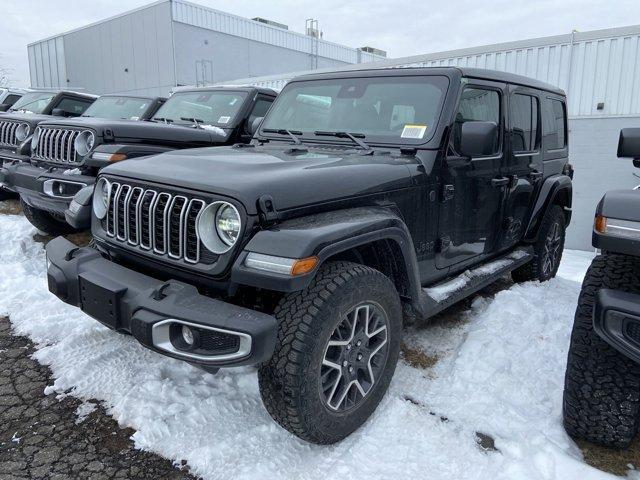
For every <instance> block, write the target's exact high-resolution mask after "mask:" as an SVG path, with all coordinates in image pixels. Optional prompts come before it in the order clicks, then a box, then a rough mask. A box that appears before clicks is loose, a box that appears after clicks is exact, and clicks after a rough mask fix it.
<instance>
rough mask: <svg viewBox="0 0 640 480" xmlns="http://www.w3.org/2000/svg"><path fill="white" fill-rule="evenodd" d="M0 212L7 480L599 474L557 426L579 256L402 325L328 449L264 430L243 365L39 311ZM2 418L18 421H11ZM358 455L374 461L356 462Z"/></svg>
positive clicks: (35, 257) (51, 309)
mask: <svg viewBox="0 0 640 480" xmlns="http://www.w3.org/2000/svg"><path fill="white" fill-rule="evenodd" d="M2 211H3V213H2V214H0V241H1V242H3V244H5V245H7V248H6V249H4V250H3V251H2V252H1V253H0V261H1V262H2V264H3V275H2V277H1V278H0V298H1V299H2V300H1V301H0V314H1V315H3V316H7V317H9V319H10V322H11V328H12V330H11V332H12V333H11V334H10V333H9V323H8V322H7V321H6V320H3V323H2V328H3V329H2V332H3V333H2V335H3V340H2V341H3V344H2V346H1V347H0V350H2V352H0V355H1V356H2V365H3V370H2V379H1V380H0V382H2V383H1V385H2V389H3V390H2V391H3V396H2V402H3V405H2V415H3V424H4V425H10V426H11V428H13V426H14V425H15V431H14V432H11V431H9V430H7V429H5V430H3V432H2V435H3V436H2V439H1V441H2V442H3V445H2V450H1V453H0V455H2V460H3V464H4V465H6V466H7V468H9V467H10V468H12V469H13V470H11V471H7V472H5V473H7V474H8V475H14V477H11V476H10V477H8V478H20V477H19V476H18V473H14V472H21V473H20V474H25V472H31V475H32V477H31V478H39V477H37V475H36V473H37V472H38V470H37V467H38V466H41V467H42V466H44V465H47V466H49V467H51V466H55V465H59V466H58V467H57V468H58V469H59V471H60V472H61V474H60V477H59V478H70V477H71V478H80V477H75V476H74V475H73V474H71V475H70V474H69V472H73V471H74V470H73V468H74V465H82V471H83V472H84V473H83V475H86V478H107V477H108V476H110V475H112V474H113V475H116V474H117V473H118V472H125V473H124V474H122V473H120V475H125V476H126V477H127V478H187V476H186V473H184V472H180V471H178V470H171V469H168V468H169V467H168V465H169V464H168V463H167V461H165V460H163V459H162V458H161V457H164V458H166V459H168V460H169V461H171V462H173V463H174V464H176V465H178V466H182V465H183V464H186V465H188V467H189V468H190V469H191V471H192V472H193V474H194V475H201V476H203V477H204V478H228V476H227V472H228V471H229V470H230V469H233V471H234V472H235V474H236V476H237V478H254V479H255V478H265V479H266V478H274V477H276V478H277V477H278V476H280V475H281V474H282V472H284V471H286V472H287V475H288V476H290V477H291V478H296V477H297V478H300V477H302V478H327V477H330V476H331V475H332V474H333V473H335V472H340V474H341V475H342V476H344V477H345V478H350V477H352V476H355V475H361V474H363V473H365V474H367V475H368V476H369V477H371V478H381V479H383V478H390V477H393V476H394V475H395V473H396V472H398V471H402V472H404V473H406V475H407V476H422V475H423V474H424V472H425V471H429V472H430V477H431V478H452V477H456V478H519V477H527V478H584V479H591V478H593V479H596V478H606V476H607V475H606V474H605V473H603V472H602V471H599V470H596V469H595V468H592V467H589V466H587V465H586V464H585V463H584V461H583V460H582V458H581V457H582V453H581V451H580V450H579V449H578V448H576V447H575V444H573V442H572V441H570V439H569V438H568V437H567V435H566V433H565V432H564V430H563V429H562V426H561V398H562V384H563V374H564V363H565V360H566V349H567V346H568V336H569V332H570V327H571V320H572V316H573V311H574V308H575V301H576V298H577V293H578V290H579V288H580V284H579V282H580V279H581V277H582V275H583V274H584V271H585V270H586V266H587V265H588V262H589V260H590V254H587V253H581V252H574V251H567V252H565V259H564V262H563V265H562V267H561V271H560V274H559V278H557V279H554V280H552V281H551V282H548V283H546V284H538V283H530V284H524V285H513V284H511V283H510V281H507V280H506V279H505V281H504V282H501V283H499V284H497V285H496V286H493V287H490V288H489V289H487V290H485V291H483V292H482V293H481V294H480V295H478V296H476V297H474V298H473V299H472V300H469V301H467V302H464V303H463V304H462V305H460V306H457V307H453V308H452V309H449V310H448V311H446V312H444V313H443V314H441V315H440V316H438V317H437V318H436V319H435V320H434V321H433V322H431V323H430V324H429V325H427V326H413V327H411V328H409V329H408V331H407V333H406V336H405V340H404V341H405V346H404V347H403V352H404V353H403V358H404V359H403V360H402V361H401V363H400V365H399V367H398V372H397V374H396V377H395V378H394V381H393V383H392V386H391V390H390V392H389V394H388V395H387V396H386V398H385V400H384V401H383V403H382V405H381V408H379V409H378V411H377V412H376V413H375V414H374V417H373V419H372V421H370V422H368V423H367V425H365V427H364V428H362V429H360V430H359V431H358V432H356V433H355V434H354V435H352V436H351V437H349V438H348V439H346V440H345V441H343V442H342V443H340V444H338V445H335V446H332V447H320V446H310V445H308V444H305V443H304V442H302V441H300V440H297V439H295V438H294V437H292V436H290V435H289V434H288V433H286V432H284V431H283V430H281V429H280V428H279V427H277V426H276V425H274V424H273V423H272V422H271V421H270V419H269V417H268V415H267V413H266V412H265V411H264V408H263V407H262V405H261V403H260V399H259V396H258V391H257V382H256V375H255V370H254V369H253V368H236V369H232V370H227V371H224V372H221V373H219V374H218V375H216V376H212V375H209V374H206V373H204V372H202V371H200V370H198V369H196V368H194V367H191V366H189V365H186V364H183V363H181V362H178V361H175V360H171V359H167V358H164V357H161V356H159V355H157V354H155V353H152V352H150V351H148V350H146V349H144V348H142V347H141V346H140V345H138V344H137V343H136V342H135V341H133V340H132V339H131V338H130V337H126V336H122V335H119V334H117V333H114V332H111V331H109V330H108V329H106V328H104V327H102V326H100V325H99V324H96V323H95V322H94V321H92V320H91V319H89V318H88V317H86V316H85V315H84V314H82V313H80V312H78V311H76V310H74V309H72V308H70V307H68V306H66V305H64V304H63V303H62V302H60V301H59V300H57V299H55V297H53V296H51V295H50V294H49V293H48V292H47V290H46V285H45V280H44V276H43V273H44V268H45V265H44V251H43V243H42V238H41V237H39V236H38V235H37V232H36V230H35V229H34V228H33V227H32V226H31V225H30V224H29V223H28V222H27V221H26V220H25V219H24V217H22V216H21V215H19V214H18V215H16V213H19V208H16V207H15V204H12V203H11V202H4V203H3V204H2ZM34 237H35V238H34ZM10 239H11V241H10ZM76 240H77V241H83V239H76ZM25 285H28V286H29V287H28V288H25V287H24V286H25ZM23 376H24V377H26V378H27V379H28V380H26V379H24V378H23ZM16 378H17V379H21V378H22V380H15V379H16ZM23 382H24V384H25V386H24V387H23V386H21V385H22V383H23ZM5 392H6V393H5ZM95 405H99V408H97V409H95V410H94V406H95ZM18 407H19V408H20V410H16V408H18ZM18 411H19V412H28V413H27V414H21V415H20V418H19V419H17V418H16V413H15V412H18ZM87 412H89V414H88V416H87V417H86V418H84V415H85V414H86V413H87ZM78 415H80V417H79V416H78ZM112 419H113V420H112ZM114 420H115V422H114ZM116 422H117V425H118V426H116ZM41 436H42V437H45V439H44V440H43V439H42V438H40V437H41ZM128 437H130V438H131V440H129V439H128ZM66 438H71V439H74V441H72V442H66V441H63V439H66ZM58 439H60V440H58ZM51 440H53V441H54V442H51ZM38 441H40V442H44V443H42V446H44V444H48V445H49V449H46V448H42V446H41V445H40V444H37V442H38ZM51 443H55V445H51ZM34 444H37V445H38V448H37V449H35V448H29V446H32V445H34ZM383 445H384V447H383ZM134 446H135V449H134ZM137 449H139V450H137ZM36 451H37V452H40V453H38V455H37V456H33V454H34V452H36ZM47 452H49V453H47ZM146 452H150V453H146ZM583 452H584V455H585V458H586V460H587V461H589V462H591V463H593V464H595V465H596V466H599V467H600V468H603V469H605V470H608V471H611V472H613V473H616V474H625V473H626V472H627V470H628V469H629V468H630V466H629V465H633V463H634V461H635V460H636V458H637V457H636V455H637V453H636V452H637V448H636V447H635V446H634V448H632V449H631V450H629V451H627V452H623V453H612V452H608V451H607V450H606V449H599V448H596V447H593V446H589V445H586V444H583ZM151 453H154V454H156V455H152V454H151ZM157 455H159V456H160V457H158V456H157ZM372 456H376V457H377V458H378V459H380V460H381V461H380V462H376V464H375V465H371V464H368V463H367V462H366V461H365V459H367V458H371V457H372ZM30 462H31V464H29V463H30ZM47 462H49V463H47ZM96 462H97V463H96ZM75 468H78V467H75ZM31 469H34V470H31ZM69 469H71V470H69ZM138 469H139V470H138ZM135 472H138V473H135ZM65 475H67V476H66V477H65ZM69 475H70V477H69ZM172 475H173V476H172ZM631 475H632V474H631ZM25 476H26V475H25ZM82 478H85V477H82Z"/></svg>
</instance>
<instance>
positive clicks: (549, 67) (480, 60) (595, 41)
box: [236, 26, 640, 117]
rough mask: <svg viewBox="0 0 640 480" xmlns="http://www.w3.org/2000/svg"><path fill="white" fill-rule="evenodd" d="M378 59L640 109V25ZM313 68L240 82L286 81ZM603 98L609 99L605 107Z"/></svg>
mask: <svg viewBox="0 0 640 480" xmlns="http://www.w3.org/2000/svg"><path fill="white" fill-rule="evenodd" d="M375 65H376V66H380V67H387V68H394V67H395V68H402V67H417V66H425V67H427V66H428V67H434V66H446V65H449V66H453V65H456V66H461V67H477V68H489V69H494V70H501V71H506V72H511V73H517V74H520V75H525V76H528V77H533V78H536V79H539V80H542V81H544V82H547V83H550V84H552V85H556V86H559V87H560V88H562V89H564V90H565V91H566V92H567V95H568V97H569V114H570V115H571V116H572V117H590V116H603V117H604V116H637V115H640V26H632V27H622V28H618V29H610V30H602V31H594V32H583V33H575V34H569V35H562V36H556V37H549V38H541V39H532V40H523V41H518V42H513V43H511V44H500V45H490V46H486V47H474V48H470V49H466V50H460V51H453V52H443V53H431V54H428V55H421V56H415V57H407V58H399V59H389V60H384V61H379V62H377V63H376V64H375ZM344 68H345V69H347V70H351V69H353V68H357V67H352V66H348V67H344ZM310 72H311V71H308V72H307V71H305V72H297V73H296V74H286V75H282V76H281V77H280V78H275V77H274V76H270V77H266V78H264V79H261V78H247V79H242V80H236V82H238V81H239V82H243V83H252V84H255V85H262V84H263V83H262V82H267V83H271V82H274V81H278V82H280V83H282V82H286V81H287V80H288V79H290V78H292V77H293V76H295V75H300V74H304V73H310ZM599 103H602V104H604V105H603V108H602V109H600V110H599V109H598V104H599Z"/></svg>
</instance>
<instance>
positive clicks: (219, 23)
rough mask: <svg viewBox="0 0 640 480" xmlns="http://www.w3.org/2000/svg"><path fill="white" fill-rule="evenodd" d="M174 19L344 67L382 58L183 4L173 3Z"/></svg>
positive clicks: (209, 9)
mask: <svg viewBox="0 0 640 480" xmlns="http://www.w3.org/2000/svg"><path fill="white" fill-rule="evenodd" d="M172 4H173V11H172V13H173V19H174V20H175V21H176V22H180V23H186V24H188V25H193V26H196V27H200V28H206V29H208V30H214V31H216V32H220V33H226V34H228V35H234V36H238V37H242V38H247V39H250V40H255V41H258V42H264V43H268V44H271V45H275V46H278V47H282V48H288V49H290V50H297V51H299V52H305V53H314V52H316V51H317V53H318V55H319V56H321V57H325V58H329V59H332V60H338V61H341V62H345V63H358V61H361V62H370V61H374V60H379V59H381V58H383V57H380V56H378V55H374V54H371V53H368V52H359V51H358V49H356V48H351V47H347V46H345V45H339V44H337V43H332V42H327V41H326V40H322V39H314V38H312V37H309V36H307V35H303V34H301V33H297V32H294V31H291V30H284V29H281V28H277V27H273V26H271V25H267V24H263V23H259V22H255V21H253V20H250V19H248V18H244V17H239V16H237V15H232V14H230V13H226V12H222V11H220V10H215V9H213V8H208V7H204V6H201V5H196V4H194V3H191V2H186V1H183V0H174V1H173V2H172Z"/></svg>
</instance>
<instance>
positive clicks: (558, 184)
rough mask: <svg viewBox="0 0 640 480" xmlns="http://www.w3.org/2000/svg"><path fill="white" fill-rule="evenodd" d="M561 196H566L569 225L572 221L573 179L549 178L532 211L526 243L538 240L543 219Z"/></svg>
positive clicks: (565, 176) (525, 236) (564, 202)
mask: <svg viewBox="0 0 640 480" xmlns="http://www.w3.org/2000/svg"><path fill="white" fill-rule="evenodd" d="M559 195H565V196H566V200H563V202H562V203H563V205H562V206H563V207H565V214H566V216H567V225H569V222H570V221H571V205H572V198H573V184H572V182H571V178H570V177H569V176H567V175H553V176H551V177H548V178H547V179H546V180H545V181H544V182H543V184H542V186H541V187H540V191H539V194H538V198H537V200H536V203H535V204H534V206H533V209H532V211H531V216H530V217H529V224H528V225H527V229H526V231H525V235H524V240H525V241H526V242H535V241H536V240H537V239H538V232H539V230H540V225H541V224H542V219H543V218H544V217H545V215H546V214H547V212H548V211H549V209H550V208H551V207H552V206H553V205H555V204H556V203H557V202H556V199H557V198H559Z"/></svg>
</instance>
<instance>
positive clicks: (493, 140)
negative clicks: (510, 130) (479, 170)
mask: <svg viewBox="0 0 640 480" xmlns="http://www.w3.org/2000/svg"><path fill="white" fill-rule="evenodd" d="M497 143H498V125H497V124H496V123H495V122H471V121H469V122H464V123H463V124H462V131H461V133H460V154H461V155H464V156H465V157H470V158H474V157H479V156H482V155H491V154H492V153H495V152H496V146H497Z"/></svg>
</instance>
